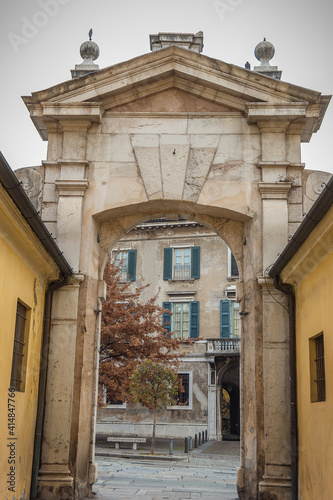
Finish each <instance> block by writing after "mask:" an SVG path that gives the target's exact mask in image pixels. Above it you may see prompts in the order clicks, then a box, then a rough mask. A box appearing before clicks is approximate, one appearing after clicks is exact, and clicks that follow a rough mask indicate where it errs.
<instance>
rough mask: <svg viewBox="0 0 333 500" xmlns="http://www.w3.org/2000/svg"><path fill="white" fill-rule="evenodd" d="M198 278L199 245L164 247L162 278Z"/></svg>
mask: <svg viewBox="0 0 333 500" xmlns="http://www.w3.org/2000/svg"><path fill="white" fill-rule="evenodd" d="M199 278H200V247H194V246H192V247H190V246H189V247H170V248H165V249H164V267H163V279H164V280H172V279H174V280H189V279H191V280H192V279H199Z"/></svg>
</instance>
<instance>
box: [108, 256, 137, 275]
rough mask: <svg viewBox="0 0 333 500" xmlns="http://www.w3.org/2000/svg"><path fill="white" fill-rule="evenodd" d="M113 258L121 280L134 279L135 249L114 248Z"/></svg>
mask: <svg viewBox="0 0 333 500" xmlns="http://www.w3.org/2000/svg"><path fill="white" fill-rule="evenodd" d="M113 259H114V263H115V266H116V267H119V276H120V281H121V282H125V281H135V280H136V250H116V251H115V252H114V254H113Z"/></svg>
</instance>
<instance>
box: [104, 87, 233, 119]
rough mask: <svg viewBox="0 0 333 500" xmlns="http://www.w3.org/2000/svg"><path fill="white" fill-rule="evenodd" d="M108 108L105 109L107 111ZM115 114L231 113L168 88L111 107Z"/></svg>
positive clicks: (195, 96)
mask: <svg viewBox="0 0 333 500" xmlns="http://www.w3.org/2000/svg"><path fill="white" fill-rule="evenodd" d="M107 109H108V108H105V110H107ZM111 109H112V111H117V112H122V111H124V112H136V111H138V112H146V113H149V112H151V113H183V112H186V113H197V112H198V113H201V112H206V113H207V112H212V113H214V112H232V111H234V110H233V109H232V108H231V107H228V106H224V105H223V104H219V103H217V102H213V101H209V100H208V99H204V98H202V97H200V96H197V95H195V94H191V93H189V92H186V91H185V90H181V89H177V88H174V87H173V88H170V89H167V90H163V91H161V92H157V93H156V94H152V95H148V96H147V97H142V98H140V99H135V100H133V101H130V102H128V103H125V104H120V105H119V106H114V107H113V106H112V107H111Z"/></svg>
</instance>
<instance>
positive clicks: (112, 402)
mask: <svg viewBox="0 0 333 500" xmlns="http://www.w3.org/2000/svg"><path fill="white" fill-rule="evenodd" d="M103 403H104V404H106V405H107V408H113V409H117V410H119V409H120V410H122V409H126V402H124V401H121V400H120V399H117V398H115V397H114V395H112V394H111V393H110V392H109V391H108V390H107V387H105V385H103Z"/></svg>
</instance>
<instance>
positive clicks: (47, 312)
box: [30, 276, 69, 500]
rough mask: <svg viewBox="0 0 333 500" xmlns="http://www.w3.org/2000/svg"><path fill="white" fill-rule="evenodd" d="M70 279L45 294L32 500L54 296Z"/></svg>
mask: <svg viewBox="0 0 333 500" xmlns="http://www.w3.org/2000/svg"><path fill="white" fill-rule="evenodd" d="M68 278H69V277H68V276H67V277H66V278H64V279H63V280H62V281H58V282H55V283H51V284H50V285H49V287H48V289H47V292H46V294H45V306H44V324H43V340H42V358H41V363H40V373H39V387H38V404H37V419H36V429H35V443H34V455H33V463H32V475H31V489H30V490H31V491H30V498H31V500H35V499H36V498H37V483H38V471H39V464H40V453H41V447H42V432H43V419H44V401H45V390H46V373H47V356H48V347H49V336H50V320H51V305H52V295H53V292H54V291H55V290H58V289H59V288H61V287H63V286H65V285H67V284H68Z"/></svg>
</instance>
